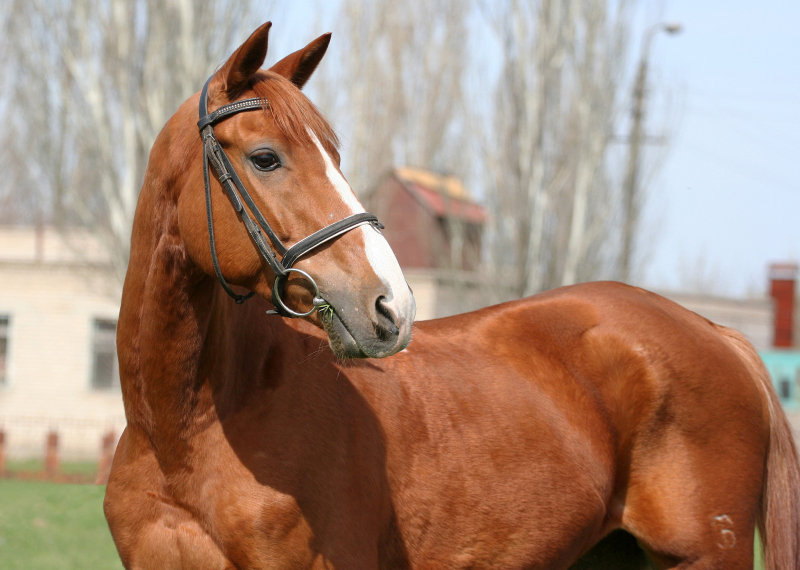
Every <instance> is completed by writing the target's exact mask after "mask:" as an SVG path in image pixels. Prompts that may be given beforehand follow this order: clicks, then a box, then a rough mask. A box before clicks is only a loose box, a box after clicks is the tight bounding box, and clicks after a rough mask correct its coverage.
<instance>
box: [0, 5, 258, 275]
mask: <svg viewBox="0 0 800 570" xmlns="http://www.w3.org/2000/svg"><path fill="white" fill-rule="evenodd" d="M252 4H253V2H240V1H236V0H215V1H213V2H204V3H201V4H197V3H195V2H192V1H191V0H167V1H157V0H131V1H127V0H113V1H111V2H103V1H100V0H47V1H46V2H45V1H44V0H25V1H20V0H15V1H14V2H13V5H12V6H11V10H10V11H9V12H8V13H7V15H6V17H7V29H6V32H7V33H6V37H5V44H6V53H5V58H4V59H3V62H2V63H3V65H4V67H5V69H6V70H7V71H12V72H13V75H12V76H14V77H16V78H17V79H18V80H17V81H16V82H15V83H14V84H13V86H12V87H11V89H12V90H11V92H10V93H9V94H8V98H7V100H6V105H7V107H6V115H7V117H8V118H9V140H10V142H11V143H12V144H11V147H10V149H9V153H8V154H7V155H6V157H5V160H6V161H7V162H11V166H12V167H13V166H14V165H17V168H16V170H15V176H16V177H17V181H16V183H15V188H16V193H17V194H19V195H27V194H28V193H34V194H35V195H36V198H37V202H38V203H40V204H43V205H44V204H46V206H44V207H43V208H42V213H41V215H42V216H43V217H45V218H47V219H48V220H50V221H52V222H57V223H61V224H79V225H82V226H86V227H89V228H91V229H92V230H93V231H95V232H96V233H97V234H98V235H100V236H101V237H102V239H103V243H104V244H106V245H107V247H108V248H109V250H110V254H111V258H112V259H113V260H114V262H115V264H116V265H117V267H118V269H119V274H120V275H122V274H123V271H124V268H125V266H126V265H127V248H128V240H129V235H130V227H131V223H132V218H133V211H134V208H135V205H136V199H137V195H138V191H139V185H140V184H141V180H142V177H143V171H144V167H145V163H146V158H147V152H148V150H149V148H150V146H151V144H152V141H153V139H154V138H155V136H156V134H157V133H158V131H159V129H160V128H161V126H162V125H163V124H164V122H165V121H166V119H167V118H168V117H169V115H170V114H171V113H172V112H174V110H175V109H176V108H177V106H178V105H179V104H180V103H181V102H182V101H183V100H184V99H185V98H186V97H188V96H189V95H190V94H192V93H193V92H194V91H196V90H197V89H198V88H199V86H200V85H202V82H203V81H204V79H205V77H206V76H207V75H209V74H210V73H211V71H213V68H214V67H215V66H216V65H218V64H219V63H220V62H221V61H222V58H223V56H224V55H226V52H227V51H229V50H230V49H231V47H232V46H233V44H234V43H235V42H236V41H239V40H241V39H242V37H244V36H245V35H246V33H247V32H248V31H249V29H250V28H251V27H253V23H252V22H251V21H248V14H249V12H250V10H251V5H252Z"/></svg>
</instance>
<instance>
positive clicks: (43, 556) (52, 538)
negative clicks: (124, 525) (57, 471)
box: [0, 480, 122, 570]
mask: <svg viewBox="0 0 800 570" xmlns="http://www.w3.org/2000/svg"><path fill="white" fill-rule="evenodd" d="M104 493H105V487H102V486H97V485H67V484H58V483H44V482H38V481H37V482H34V481H14V480H3V481H0V561H2V562H0V566H2V568H3V569H4V570H16V569H20V570H22V569H25V570H38V569H47V570H60V569H73V568H74V569H81V570H82V569H88V568H91V569H97V570H104V569H114V570H118V569H121V568H122V564H121V563H120V561H119V557H118V556H117V551H116V549H115V548H114V543H113V542H112V540H111V534H110V533H109V531H108V526H106V521H105V518H104V517H103V494H104Z"/></svg>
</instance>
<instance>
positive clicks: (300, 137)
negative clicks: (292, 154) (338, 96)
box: [252, 71, 339, 152]
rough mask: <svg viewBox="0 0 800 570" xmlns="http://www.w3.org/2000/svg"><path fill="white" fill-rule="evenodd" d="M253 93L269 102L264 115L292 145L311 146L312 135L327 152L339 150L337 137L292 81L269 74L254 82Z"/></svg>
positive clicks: (263, 74)
mask: <svg viewBox="0 0 800 570" xmlns="http://www.w3.org/2000/svg"><path fill="white" fill-rule="evenodd" d="M252 89H253V91H254V93H255V94H256V96H257V97H261V98H262V99H265V100H266V101H267V102H268V105H267V106H266V108H265V111H266V112H267V113H268V114H269V115H270V116H271V117H272V119H273V120H274V121H275V124H276V125H277V126H278V128H279V129H280V130H281V132H282V134H283V135H284V136H285V137H286V138H287V139H289V140H290V141H291V142H294V143H298V144H303V143H308V142H313V139H312V137H311V134H312V133H313V135H315V136H316V137H317V139H318V140H319V141H320V142H321V143H322V144H323V146H324V147H325V149H326V150H327V151H328V152H334V151H337V150H338V148H339V137H337V136H336V132H335V131H334V130H333V127H331V125H330V123H328V121H327V120H326V119H325V117H323V116H322V113H320V111H319V109H317V107H316V106H315V105H314V104H313V103H312V102H311V101H310V100H309V99H308V98H307V97H306V96H305V95H304V94H303V93H302V92H301V91H300V90H299V89H298V88H297V87H295V86H294V85H293V84H292V82H291V81H289V80H288V79H286V78H284V77H282V76H280V75H278V74H276V73H273V72H269V71H268V72H264V73H260V74H259V75H257V76H256V77H255V78H254V81H253V84H252Z"/></svg>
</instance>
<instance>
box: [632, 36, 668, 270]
mask: <svg viewBox="0 0 800 570" xmlns="http://www.w3.org/2000/svg"><path fill="white" fill-rule="evenodd" d="M680 31H681V25H680V24H678V23H671V24H657V25H655V26H652V27H650V28H649V29H648V30H647V32H646V33H645V36H644V40H643V41H642V53H641V56H640V57H639V65H638V66H637V70H636V79H635V81H634V83H633V107H632V110H631V130H630V134H629V135H628V149H629V150H628V167H627V169H626V171H625V181H624V186H623V227H622V258H621V260H620V278H621V280H622V281H624V282H627V281H630V279H631V266H632V263H633V254H634V251H633V249H634V243H635V239H636V231H637V229H638V225H639V214H640V213H641V212H640V206H641V204H640V203H639V202H640V198H641V196H640V194H641V192H640V183H641V182H640V174H639V171H640V169H641V164H640V163H641V150H642V144H643V143H644V132H643V131H644V123H645V116H646V107H645V104H646V102H647V71H648V65H649V59H650V44H651V43H652V41H653V37H655V35H656V33H658V32H665V33H667V34H670V35H674V34H677V33H680Z"/></svg>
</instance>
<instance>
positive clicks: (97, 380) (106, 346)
mask: <svg viewBox="0 0 800 570" xmlns="http://www.w3.org/2000/svg"><path fill="white" fill-rule="evenodd" d="M116 337H117V321H114V320H110V319H95V320H94V338H93V340H92V388H93V389H95V390H109V389H111V388H118V387H119V365H118V363H117V346H116Z"/></svg>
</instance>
